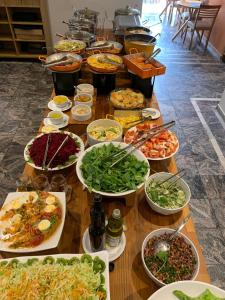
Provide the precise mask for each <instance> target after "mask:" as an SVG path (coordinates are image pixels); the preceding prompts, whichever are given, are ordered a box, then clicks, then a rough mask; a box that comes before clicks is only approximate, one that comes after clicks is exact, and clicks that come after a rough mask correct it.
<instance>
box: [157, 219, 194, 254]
mask: <svg viewBox="0 0 225 300" xmlns="http://www.w3.org/2000/svg"><path fill="white" fill-rule="evenodd" d="M190 217H191V216H190V215H188V216H187V217H186V218H184V220H183V222H182V223H181V224H180V225H179V227H178V228H177V229H175V231H174V232H173V233H172V234H171V235H170V237H169V239H168V240H162V241H158V242H157V243H156V244H155V246H154V253H155V255H156V254H157V253H159V252H169V250H170V244H171V242H172V240H173V238H174V237H175V236H176V235H177V234H178V233H179V232H180V231H181V230H182V229H183V228H184V226H185V225H186V224H187V222H188V221H189V219H190Z"/></svg>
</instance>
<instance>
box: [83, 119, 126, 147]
mask: <svg viewBox="0 0 225 300" xmlns="http://www.w3.org/2000/svg"><path fill="white" fill-rule="evenodd" d="M111 126H113V127H118V128H119V130H120V133H119V134H118V135H117V137H116V138H115V139H113V140H111V141H106V142H113V141H114V142H121V141H122V135H123V128H122V126H121V125H120V123H119V122H117V121H114V120H110V119H99V120H95V121H93V122H91V123H90V124H89V125H88V126H87V141H88V144H89V145H90V146H92V145H95V144H98V143H102V141H99V140H97V139H95V138H93V137H92V136H91V135H90V134H89V132H90V131H91V130H92V129H93V128H94V127H103V128H108V127H111Z"/></svg>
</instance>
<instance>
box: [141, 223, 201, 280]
mask: <svg viewBox="0 0 225 300" xmlns="http://www.w3.org/2000/svg"><path fill="white" fill-rule="evenodd" d="M173 232H174V230H173V229H171V228H160V229H157V230H154V231H152V232H151V233H149V234H148V235H147V236H146V238H145V239H144V241H143V243H142V249H141V260H142V263H143V266H144V268H145V271H146V273H147V274H148V276H149V277H150V278H151V279H152V280H153V281H154V282H155V283H156V284H157V285H158V286H164V285H166V284H165V283H163V282H162V281H160V280H159V279H157V278H156V277H155V276H154V275H153V274H152V273H151V272H150V270H149V269H148V267H147V265H146V263H145V260H144V249H145V247H146V245H147V243H148V241H149V240H150V239H151V238H153V237H155V236H160V235H162V234H164V233H173ZM178 235H180V236H182V237H183V238H184V239H185V241H186V242H187V243H188V244H189V245H191V248H192V251H193V253H194V255H195V258H196V269H195V272H194V274H193V277H192V280H195V278H196V277H197V276H198V272H199V267H200V259H199V255H198V252H197V249H196V248H195V246H194V244H193V242H192V241H191V240H190V239H189V238H188V237H187V236H186V235H184V234H183V233H181V232H180V233H178Z"/></svg>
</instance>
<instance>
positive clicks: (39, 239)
mask: <svg viewBox="0 0 225 300" xmlns="http://www.w3.org/2000/svg"><path fill="white" fill-rule="evenodd" d="M43 240H44V235H43V234H38V235H35V236H33V237H32V238H31V240H30V245H31V246H33V247H34V246H38V245H40V244H41V243H42V242H43Z"/></svg>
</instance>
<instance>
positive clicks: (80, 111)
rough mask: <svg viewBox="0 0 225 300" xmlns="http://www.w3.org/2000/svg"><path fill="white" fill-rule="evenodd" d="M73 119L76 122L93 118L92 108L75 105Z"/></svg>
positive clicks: (72, 110) (72, 111)
mask: <svg viewBox="0 0 225 300" xmlns="http://www.w3.org/2000/svg"><path fill="white" fill-rule="evenodd" d="M71 113H72V117H73V119H74V120H76V121H86V120H88V119H90V118H91V115H92V111H91V108H90V106H88V105H85V104H80V105H75V106H74V107H73V108H72V109H71Z"/></svg>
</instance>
